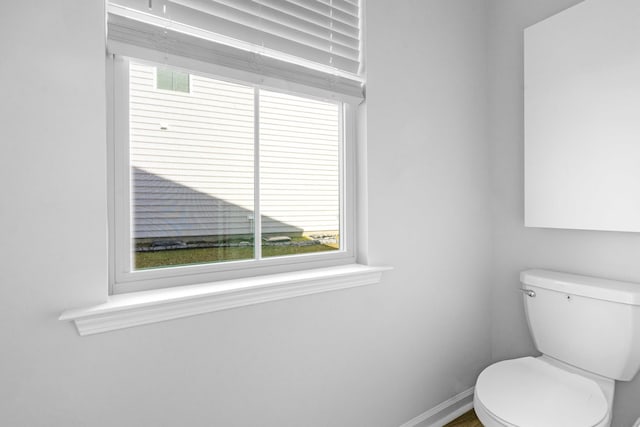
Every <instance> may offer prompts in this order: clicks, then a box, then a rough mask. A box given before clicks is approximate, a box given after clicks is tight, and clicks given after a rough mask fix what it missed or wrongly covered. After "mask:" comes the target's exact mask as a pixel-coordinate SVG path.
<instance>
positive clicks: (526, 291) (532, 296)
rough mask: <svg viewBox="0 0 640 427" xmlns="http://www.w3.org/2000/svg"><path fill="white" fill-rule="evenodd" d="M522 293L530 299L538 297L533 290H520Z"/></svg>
mask: <svg viewBox="0 0 640 427" xmlns="http://www.w3.org/2000/svg"><path fill="white" fill-rule="evenodd" d="M520 290H521V291H522V292H524V293H525V295H527V296H528V297H531V298H535V297H536V293H535V291H532V290H531V289H520Z"/></svg>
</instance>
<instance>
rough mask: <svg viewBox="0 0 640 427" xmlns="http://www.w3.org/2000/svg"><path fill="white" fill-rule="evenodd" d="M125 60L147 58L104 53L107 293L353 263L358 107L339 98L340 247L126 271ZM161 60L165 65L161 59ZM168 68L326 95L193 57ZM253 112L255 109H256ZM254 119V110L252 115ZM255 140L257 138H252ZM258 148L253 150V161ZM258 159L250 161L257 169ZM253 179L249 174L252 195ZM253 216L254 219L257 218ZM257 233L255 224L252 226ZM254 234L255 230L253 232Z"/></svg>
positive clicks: (128, 255)
mask: <svg viewBox="0 0 640 427" xmlns="http://www.w3.org/2000/svg"><path fill="white" fill-rule="evenodd" d="M129 60H132V61H135V62H137V63H148V64H149V65H152V66H156V65H157V64H155V63H150V62H149V61H145V60H142V59H138V58H131V59H129V58H125V57H122V56H114V55H110V57H109V59H108V61H107V68H108V72H107V77H108V78H107V86H108V93H109V96H108V101H109V105H108V112H109V120H108V124H109V132H108V139H109V150H108V154H109V162H110V164H109V171H110V176H109V180H108V181H109V186H110V188H109V194H110V201H109V218H110V220H109V225H110V236H109V240H110V242H109V243H110V251H109V252H110V263H109V264H110V268H109V270H110V281H109V282H110V294H121V293H128V292H135V291H143V290H151V289H159V288H167V287H174V286H181V285H192V284H199V283H210V282H216V281H223V280H232V279H240V278H245V277H255V276H261V275H270V274H279V273H286V272H294V271H301V270H310V269H317V268H324V267H332V266H340V265H345V264H353V263H355V262H356V253H357V249H356V235H355V234H356V221H355V218H356V209H355V208H356V206H355V200H356V193H355V187H356V183H355V177H356V159H355V156H356V128H357V123H356V117H357V109H358V106H357V105H355V104H352V103H348V102H345V101H342V103H341V105H342V108H341V110H342V114H341V115H340V117H341V120H342V123H341V126H340V127H341V131H342V138H341V153H340V185H341V188H340V249H339V250H337V251H327V252H318V253H308V254H299V255H288V256H283V257H273V258H271V257H270V258H265V259H251V260H239V261H224V262H216V263H208V264H195V265H188V266H176V267H164V268H157V269H149V270H137V271H135V270H132V268H131V258H132V256H131V255H132V239H131V213H130V200H131V199H130V197H131V195H130V189H131V186H130V164H129V98H128V96H129ZM163 65H165V64H163ZM166 65H167V66H169V67H173V68H177V69H183V70H184V71H185V72H188V73H190V74H191V73H193V74H198V75H202V76H205V77H210V78H214V79H219V80H226V81H230V82H234V83H240V84H243V85H246V86H252V87H254V88H255V91H256V93H257V91H258V89H266V90H271V91H277V92H281V93H288V94H292V95H298V96H303V97H306V98H311V99H322V100H326V99H327V98H326V94H325V93H318V92H317V90H315V89H313V88H309V90H308V92H307V91H305V92H301V91H300V90H299V86H297V87H296V89H298V90H297V91H296V92H293V91H288V90H283V87H278V86H275V87H274V86H270V85H265V84H264V83H263V84H256V83H255V82H250V81H246V80H241V79H239V78H237V77H234V76H233V75H218V74H213V73H211V72H209V71H207V70H203V69H202V68H201V67H199V66H198V65H199V63H198V62H197V61H194V62H193V63H192V64H189V67H188V68H187V67H185V66H184V65H183V64H181V65H175V64H166ZM256 113H257V112H256ZM256 120H257V114H256ZM256 141H257V138H256ZM258 156H259V153H258V152H257V151H256V162H257V157H258ZM258 168H259V164H255V165H254V170H255V171H257V170H258ZM258 180H259V177H258V176H257V174H256V176H255V185H256V190H257V191H256V199H257V197H258V191H259V190H258V189H257V186H258ZM254 209H256V211H255V212H254V216H255V218H259V215H260V213H259V205H258V204H257V203H256V205H255V206H254ZM257 222H258V221H256V223H257ZM255 232H256V233H259V232H260V230H259V229H258V226H257V227H256V230H255ZM257 235H258V236H259V235H260V234H257ZM254 241H255V246H254V248H255V250H254V255H255V254H259V253H260V250H261V239H260V238H257V239H254Z"/></svg>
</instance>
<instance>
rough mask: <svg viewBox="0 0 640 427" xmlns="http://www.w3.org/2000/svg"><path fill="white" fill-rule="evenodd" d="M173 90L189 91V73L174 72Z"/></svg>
mask: <svg viewBox="0 0 640 427" xmlns="http://www.w3.org/2000/svg"><path fill="white" fill-rule="evenodd" d="M173 90H177V91H180V92H187V93H188V92H189V74H188V73H183V72H180V71H174V72H173Z"/></svg>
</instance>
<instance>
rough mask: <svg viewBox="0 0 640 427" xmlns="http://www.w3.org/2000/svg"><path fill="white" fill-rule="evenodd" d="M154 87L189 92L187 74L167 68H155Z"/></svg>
mask: <svg viewBox="0 0 640 427" xmlns="http://www.w3.org/2000/svg"><path fill="white" fill-rule="evenodd" d="M156 88H157V89H164V90H173V91H177V92H187V93H189V74H188V73H185V72H182V71H178V70H171V69H168V68H161V67H157V68H156Z"/></svg>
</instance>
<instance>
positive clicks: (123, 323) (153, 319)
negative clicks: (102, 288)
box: [60, 264, 390, 335]
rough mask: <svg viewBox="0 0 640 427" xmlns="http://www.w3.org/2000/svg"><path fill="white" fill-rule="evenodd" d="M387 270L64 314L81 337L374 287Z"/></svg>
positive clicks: (133, 296)
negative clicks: (283, 300)
mask: <svg viewBox="0 0 640 427" xmlns="http://www.w3.org/2000/svg"><path fill="white" fill-rule="evenodd" d="M389 269H390V268H389V267H369V266H364V265H359V264H352V265H346V266H341V267H331V268H324V269H314V270H306V271H299V272H290V273H283V274H276V275H268V276H259V277H252V278H245V279H237V280H228V281H221V282H215V283H205V284H199V285H191V286H178V287H174V288H168V289H155V290H152V291H144V292H135V293H129V294H122V295H113V296H111V297H109V298H108V299H107V301H106V302H105V303H103V304H99V305H95V306H91V307H86V308H80V309H75V310H67V311H65V312H64V313H62V315H61V316H60V320H64V321H73V322H74V323H75V325H76V328H77V330H78V333H79V334H80V335H92V334H98V333H101V332H108V331H114V330H118V329H124V328H129V327H133V326H139V325H145V324H150V323H157V322H162V321H165V320H172V319H179V318H182V317H189V316H195V315H198V314H204V313H211V312H215V311H219V310H226V309H230V308H237V307H243V306H248V305H253V304H259V303H264V302H269V301H277V300H281V299H287V298H294V297H299V296H304V295H311V294H316V293H320V292H329V291H335V290H340V289H346V288H353V287H357V286H364V285H370V284H374V283H378V282H379V281H380V279H381V275H382V272H383V271H386V270H389Z"/></svg>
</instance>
